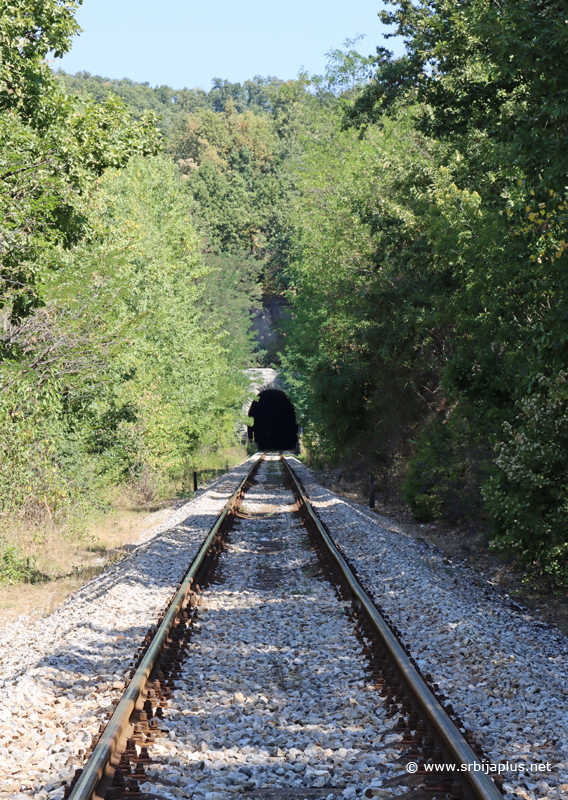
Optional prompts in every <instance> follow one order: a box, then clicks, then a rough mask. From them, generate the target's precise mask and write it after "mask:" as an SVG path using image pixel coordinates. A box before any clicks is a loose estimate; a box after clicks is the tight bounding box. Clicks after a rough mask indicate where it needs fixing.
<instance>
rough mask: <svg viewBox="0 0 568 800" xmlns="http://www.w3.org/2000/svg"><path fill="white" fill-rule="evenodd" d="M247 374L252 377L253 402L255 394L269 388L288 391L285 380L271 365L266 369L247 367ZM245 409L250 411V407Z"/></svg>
mask: <svg viewBox="0 0 568 800" xmlns="http://www.w3.org/2000/svg"><path fill="white" fill-rule="evenodd" d="M247 375H249V377H250V389H251V402H252V400H253V398H254V395H258V394H260V393H261V392H265V391H267V390H268V389H279V390H280V391H281V392H285V391H286V387H285V386H284V381H283V380H282V378H280V376H279V374H278V372H277V371H276V370H275V369H272V368H270V367H267V368H265V369H261V368H259V369H247ZM249 405H250V402H249ZM245 410H246V411H248V408H246V409H245Z"/></svg>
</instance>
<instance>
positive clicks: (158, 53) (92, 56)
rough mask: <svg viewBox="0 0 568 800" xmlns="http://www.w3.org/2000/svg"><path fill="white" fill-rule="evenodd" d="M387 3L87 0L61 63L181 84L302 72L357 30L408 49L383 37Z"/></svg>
mask: <svg viewBox="0 0 568 800" xmlns="http://www.w3.org/2000/svg"><path fill="white" fill-rule="evenodd" d="M381 7H382V3H381V0H351V2H350V1H349V0H344V2H337V0H327V2H323V0H284V2H282V1H281V2H278V3H277V2H273V0H264V2H262V1H261V0H239V2H236V1H235V0H233V2H226V0H222V1H221V2H209V3H205V2H203V1H202V0H201V1H200V2H196V0H161V2H156V0H83V6H82V7H81V8H80V9H79V11H78V12H77V20H78V22H79V24H80V25H81V27H82V28H83V33H82V34H81V35H80V36H79V37H77V38H76V39H75V41H74V45H73V49H72V50H71V52H70V53H68V54H67V55H66V56H64V57H63V58H62V59H57V60H56V61H54V62H53V66H54V67H55V68H57V67H61V68H62V69H64V70H66V71H67V72H71V73H75V72H78V71H80V70H87V71H88V72H91V73H92V74H93V75H103V76H105V77H109V78H131V79H132V80H135V81H148V82H149V83H150V85H152V86H155V85H160V84H167V85H169V86H173V87H174V88H177V89H179V88H183V87H184V86H187V87H188V88H193V87H196V86H200V87H202V88H203V89H209V88H210V86H211V81H212V79H213V78H216V77H217V78H227V79H228V80H230V81H244V80H246V79H247V78H252V77H254V76H255V75H274V76H276V77H278V78H283V79H288V78H295V77H296V75H297V74H298V71H299V70H300V69H301V68H302V67H303V68H304V69H306V70H307V71H308V72H310V73H316V74H317V73H321V72H323V71H324V68H325V53H326V52H327V51H328V50H330V49H331V48H335V47H341V45H342V43H343V41H344V39H346V38H348V37H349V38H353V37H354V36H355V34H357V33H361V34H366V38H365V39H364V41H363V42H362V43H361V44H360V45H359V52H361V53H362V54H363V55H370V54H372V53H374V52H375V47H376V46H377V45H381V44H382V45H386V46H387V47H389V49H391V50H395V52H398V53H400V52H401V51H402V46H401V44H400V43H398V42H397V43H393V40H388V41H384V40H383V37H382V34H383V33H384V32H385V30H386V29H385V28H384V27H383V26H382V24H381V22H380V21H379V19H378V17H377V12H378V11H379V10H380V8H381Z"/></svg>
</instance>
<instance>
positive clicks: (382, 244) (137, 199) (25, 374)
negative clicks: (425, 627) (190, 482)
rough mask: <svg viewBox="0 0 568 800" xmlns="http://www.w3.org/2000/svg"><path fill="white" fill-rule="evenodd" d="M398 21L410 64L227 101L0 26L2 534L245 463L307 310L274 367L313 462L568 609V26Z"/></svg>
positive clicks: (26, 7) (36, 31) (44, 19)
mask: <svg viewBox="0 0 568 800" xmlns="http://www.w3.org/2000/svg"><path fill="white" fill-rule="evenodd" d="M388 3H389V5H390V6H391V7H392V8H391V9H389V10H386V11H383V12H381V14H380V15H381V16H382V18H383V21H384V22H386V23H389V24H390V25H391V26H393V35H400V36H402V37H403V38H404V40H405V43H406V52H405V54H404V55H403V56H402V57H399V58H395V57H394V56H393V55H392V54H391V53H390V52H389V51H388V50H386V49H385V48H378V51H377V55H376V57H365V56H362V55H360V54H359V53H358V48H359V45H360V37H358V38H357V39H355V40H346V48H345V50H343V51H341V50H333V51H330V53H328V69H327V71H326V73H325V74H324V75H321V76H309V75H301V76H300V77H299V78H298V80H295V81H280V80H278V79H276V78H260V77H256V78H254V79H253V80H250V81H246V82H245V83H244V84H239V83H230V82H228V81H223V80H220V79H215V81H214V82H213V87H212V88H211V90H210V91H204V90H202V89H182V90H174V89H172V88H171V87H167V86H161V87H156V88H152V87H150V86H149V85H148V84H137V83H135V82H133V81H129V80H127V79H122V80H109V79H104V78H100V77H98V76H92V75H90V74H89V73H78V74H77V75H75V76H70V75H66V74H65V73H63V72H59V73H57V74H56V75H53V74H52V73H51V72H50V71H49V70H48V69H47V66H46V64H45V60H44V59H45V55H46V54H47V53H48V52H49V51H55V52H56V53H63V52H65V51H66V50H67V49H68V47H69V43H70V36H71V35H72V33H73V32H74V31H75V29H76V25H75V22H74V18H73V11H74V9H75V7H76V5H77V3H72V2H71V3H70V2H62V0H50V2H44V3H35V2H32V0H14V2H12V3H8V4H7V6H5V7H6V10H5V11H3V12H2V15H3V16H1V17H0V33H1V38H0V51H1V52H0V54H1V57H2V61H1V69H0V103H1V113H0V168H1V175H0V181H1V182H2V189H3V191H2V195H1V201H0V202H1V206H0V215H1V226H2V273H1V276H0V277H1V281H2V284H1V287H0V299H1V302H2V316H3V331H4V333H3V337H2V340H1V342H0V346H1V357H2V359H3V361H2V385H1V387H0V388H1V391H0V407H1V412H2V414H1V420H0V448H2V458H1V459H0V464H2V465H8V464H9V465H10V467H8V466H0V481H1V485H2V488H3V489H4V487H7V488H6V491H3V495H2V496H3V502H4V505H5V509H7V510H11V511H12V512H13V511H16V510H18V511H20V512H21V513H25V514H28V516H29V515H30V514H32V515H33V514H36V515H37V514H39V515H41V514H42V513H44V512H43V509H45V510H46V511H45V513H46V514H48V515H50V516H53V515H56V514H57V513H59V509H68V508H69V507H70V506H71V505H72V504H73V502H75V503H76V502H77V500H78V498H85V497H92V496H94V493H95V490H96V487H101V486H107V485H109V484H112V483H116V482H120V481H131V482H135V483H136V482H137V483H138V485H139V486H141V487H144V486H151V485H152V482H153V481H155V480H157V479H159V476H164V475H170V476H172V475H179V474H181V473H182V472H183V469H184V466H185V465H186V464H187V463H188V459H190V458H192V457H193V456H194V454H195V453H196V452H198V451H199V450H200V448H201V449H202V448H215V447H218V446H220V443H222V442H226V441H229V440H230V439H231V437H232V436H233V433H234V430H235V419H236V418H237V417H238V412H239V408H240V403H241V401H242V397H243V386H242V377H241V376H242V369H243V368H244V367H246V366H248V365H250V364H251V363H253V361H252V360H251V359H256V360H257V362H256V363H261V362H259V359H261V358H262V357H263V355H262V354H261V353H256V354H255V353H254V346H255V345H254V341H253V338H252V336H251V333H250V322H251V316H252V314H253V313H254V310H255V308H257V307H259V306H260V305H261V303H262V294H263V293H264V295H274V294H278V293H280V294H284V293H285V294H286V296H287V298H288V302H289V304H290V306H291V309H292V314H291V315H290V318H289V320H288V321H287V322H286V323H285V325H284V328H285V329H284V330H283V332H282V341H283V342H285V343H286V347H285V348H282V351H281V352H280V353H278V354H276V356H275V354H274V353H270V354H268V355H266V354H265V355H264V363H268V361H269V360H270V359H271V358H274V357H276V358H277V360H278V363H279V364H280V365H281V366H282V368H283V370H284V371H285V373H286V376H287V380H288V384H289V386H290V390H291V393H292V395H293V398H294V401H295V404H296V410H297V413H298V416H299V421H300V423H301V424H302V425H303V428H304V443H305V444H306V446H307V447H308V448H309V449H310V450H311V452H312V453H313V454H316V455H318V456H320V457H321V458H322V459H323V460H325V461H327V462H334V461H335V462H339V461H340V460H342V459H343V460H345V459H351V460H353V459H354V458H356V457H359V456H358V455H357V454H361V456H362V458H363V459H365V458H366V459H369V458H370V459H372V460H373V461H374V464H375V467H376V470H377V472H378V473H379V474H380V476H381V481H382V488H383V490H384V492H385V494H388V491H389V487H390V485H391V482H392V479H393V476H394V475H395V474H401V473H403V474H404V475H405V481H404V487H403V491H404V496H405V497H406V499H407V501H408V502H409V504H410V506H411V508H412V509H413V511H414V513H415V515H416V516H417V518H419V519H422V520H429V519H432V518H436V517H445V518H448V519H454V520H455V519H459V518H463V517H467V516H475V517H477V518H484V519H485V520H487V521H488V522H490V523H491V524H492V526H493V528H494V531H495V543H496V544H497V545H502V546H504V547H507V548H511V549H512V550H513V551H515V552H516V553H517V554H518V555H519V556H520V557H521V558H522V559H524V561H525V563H526V564H527V565H528V566H529V567H530V568H531V569H534V570H535V571H537V572H539V573H540V574H544V575H547V576H548V577H549V578H550V580H551V581H554V582H558V583H562V582H566V581H567V580H568V561H567V559H568V544H567V538H566V522H567V517H568V489H567V486H568V463H567V460H566V436H567V433H566V419H567V415H568V411H567V404H566V374H565V367H566V355H567V347H568V333H567V330H568V329H567V326H566V320H567V316H568V311H567V309H568V296H567V288H566V287H567V284H566V277H565V275H566V265H567V259H568V255H567V252H566V251H567V250H568V243H567V239H568V235H567V227H568V224H567V220H568V196H567V194H566V192H567V191H568V189H567V183H568V181H567V177H568V174H567V173H568V142H567V137H566V124H567V119H566V114H567V111H566V109H567V103H566V99H567V97H566V93H567V87H568V75H567V74H566V72H567V64H568V60H567V59H566V52H567V49H568V29H567V26H566V16H567V7H566V2H565V0H503V2H500V3H494V2H491V0H471V2H468V3H463V2H461V0H435V1H434V0H415V2H411V0H388ZM359 49H360V48H359ZM162 147H163V150H164V153H165V155H164V156H161V155H158V153H159V150H160V148H162ZM401 465H402V466H401ZM14 476H16V478H15V479H14ZM10 478H12V481H11V482H10ZM61 513H63V511H61ZM6 552H7V551H6Z"/></svg>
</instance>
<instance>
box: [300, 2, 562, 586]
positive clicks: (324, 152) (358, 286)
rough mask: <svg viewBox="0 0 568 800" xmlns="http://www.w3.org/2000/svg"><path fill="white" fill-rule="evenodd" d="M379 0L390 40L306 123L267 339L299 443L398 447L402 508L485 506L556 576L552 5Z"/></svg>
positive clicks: (558, 209)
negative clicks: (290, 238)
mask: <svg viewBox="0 0 568 800" xmlns="http://www.w3.org/2000/svg"><path fill="white" fill-rule="evenodd" d="M391 5H393V6H395V10H393V11H392V12H383V13H382V17H383V20H384V21H385V22H388V23H391V24H393V25H394V26H395V30H394V33H396V34H399V35H402V36H403V37H404V39H405V42H406V47H407V50H406V54H405V55H404V56H403V57H401V58H394V57H393V56H392V54H391V53H389V52H388V51H386V50H385V49H382V48H381V49H379V51H378V55H377V58H376V61H375V74H374V76H373V78H372V80H371V81H369V82H368V83H366V84H365V85H362V86H361V87H360V90H359V92H358V94H357V95H356V96H355V98H354V99H353V100H352V102H350V103H347V104H345V103H343V105H340V107H339V113H334V111H333V108H332V109H331V112H332V113H329V112H326V113H323V112H322V113H320V114H319V115H318V116H317V117H316V118H314V122H313V126H312V135H311V136H308V137H307V138H306V145H305V146H306V157H305V160H304V162H303V170H302V173H301V178H300V183H301V197H300V199H299V200H298V202H297V204H296V212H295V216H296V225H297V230H298V234H299V236H300V239H301V242H302V248H303V249H302V254H301V257H300V258H299V259H298V260H297V262H296V263H295V266H294V270H295V277H294V281H293V283H294V289H293V292H292V296H293V303H294V310H295V318H296V320H297V324H296V327H295V329H294V337H293V339H292V341H291V345H290V347H289V349H288V355H287V359H288V367H289V370H290V372H291V374H292V375H293V376H294V383H295V386H296V392H297V397H298V400H299V402H300V404H301V406H302V407H303V408H305V409H306V416H307V419H308V420H309V423H308V426H307V427H308V436H309V439H310V442H311V446H312V447H314V448H316V449H319V451H320V452H321V453H322V454H323V456H325V457H326V458H332V459H333V458H339V457H344V456H345V455H346V454H347V455H349V454H350V455H351V456H353V454H354V453H356V452H358V451H359V450H360V449H361V447H363V448H365V449H366V452H367V453H369V452H370V453H371V454H374V458H375V460H376V463H377V468H378V469H379V470H381V471H382V472H383V473H384V474H388V471H389V469H392V467H393V465H394V464H396V462H397V459H398V460H400V459H403V460H404V461H407V462H408V466H409V472H408V477H407V481H406V488H405V493H406V497H407V499H408V501H409V502H410V504H411V506H412V507H413V509H414V511H415V513H416V515H417V516H418V517H419V518H421V519H431V518H432V517H436V516H446V517H454V518H455V517H459V516H463V515H468V514H469V515H479V514H480V513H486V514H488V515H489V519H490V520H491V521H492V523H493V525H494V527H495V532H496V539H495V542H496V543H497V544H499V543H500V544H503V545H505V546H507V547H512V548H513V549H514V550H516V551H517V552H518V554H519V555H520V556H522V558H523V559H524V560H525V561H526V562H527V563H528V564H529V565H532V566H533V567H534V568H535V569H536V570H538V571H540V572H544V573H545V574H548V575H549V576H550V577H551V579H554V580H567V579H568V562H567V556H568V544H567V543H566V542H567V539H566V522H567V509H568V493H567V490H566V486H567V485H568V481H567V477H568V475H567V471H566V463H565V461H564V458H563V456H562V452H563V444H562V442H563V438H562V437H563V435H564V434H563V425H564V422H563V420H564V418H565V415H566V410H565V399H564V394H565V391H564V377H563V375H564V373H563V368H564V367H565V363H566V352H567V351H566V347H567V333H566V330H567V329H566V318H567V309H568V296H567V284H566V263H567V258H568V256H567V254H566V250H567V249H568V245H567V242H566V239H567V238H568V237H567V220H568V213H567V211H568V202H567V196H566V194H565V192H566V183H567V180H566V178H567V170H568V161H567V158H568V142H567V139H566V119H565V115H566V102H565V99H566V98H565V95H566V86H568V80H567V79H568V75H566V64H568V61H567V60H566V51H567V45H568V38H567V37H568V33H567V28H566V22H565V18H566V3H565V2H558V1H557V0H542V1H541V0H526V1H525V2H520V3H519V2H508V1H507V0H506V1H505V2H503V3H499V4H496V3H492V2H489V0H474V2H471V3H462V2H459V0H441V2H430V1H429V0H420V2H416V3H412V2H410V1H409V0H403V1H402V2H394V0H393V2H392V3H391ZM336 110H337V107H336ZM298 376H301V377H298ZM409 459H410V460H409Z"/></svg>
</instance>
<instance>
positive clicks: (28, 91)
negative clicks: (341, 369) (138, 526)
mask: <svg viewBox="0 0 568 800" xmlns="http://www.w3.org/2000/svg"><path fill="white" fill-rule="evenodd" d="M76 6H77V3H72V2H63V0H50V2H41V3H39V2H30V0H18V2H13V3H8V4H3V8H2V12H1V15H0V55H1V62H0V63H1V70H0V103H1V110H0V186H1V189H2V191H1V193H0V245H1V252H2V264H1V270H0V316H1V318H2V328H1V334H0V359H1V365H0V497H1V500H0V505H1V508H0V513H1V514H2V518H3V521H4V528H5V529H6V530H8V528H9V527H12V528H13V526H14V524H16V525H17V521H18V520H23V521H25V523H26V525H30V523H31V525H32V527H33V526H34V525H42V524H45V522H46V521H47V522H51V523H56V524H57V525H59V526H65V525H67V526H68V527H69V526H71V528H70V529H74V528H73V526H74V525H75V524H76V522H77V520H78V519H79V517H80V513H79V512H81V510H82V509H85V508H88V507H90V506H92V505H93V504H96V503H98V502H100V501H101V499H102V498H104V497H105V496H107V495H108V489H109V487H113V486H116V485H117V484H121V483H122V484H124V483H127V484H129V485H131V486H132V487H133V488H135V489H136V490H137V492H138V495H139V497H140V498H141V499H142V500H145V501H147V500H148V499H151V498H152V497H153V496H154V495H155V493H156V491H157V490H158V488H159V485H160V484H161V483H162V482H164V481H169V480H171V479H179V478H181V477H182V476H183V475H184V472H185V471H186V470H187V469H188V467H189V465H190V462H193V463H195V461H196V459H198V458H199V455H200V453H203V452H205V451H210V450H217V449H219V448H223V447H224V446H225V445H228V444H229V445H230V444H231V443H232V442H234V440H235V431H236V424H237V422H238V420H239V418H240V415H241V406H242V402H243V397H244V394H245V390H246V386H245V380H244V378H243V375H242V371H241V369H242V368H243V367H246V366H248V365H249V363H250V358H251V356H250V351H251V337H250V334H249V328H250V312H251V304H252V303H253V302H254V295H255V285H256V280H257V275H258V270H256V271H255V270H254V269H251V268H250V266H249V264H248V262H247V263H246V267H247V269H248V273H247V274H248V277H247V280H246V281H245V282H244V284H243V287H242V288H241V290H240V291H239V292H237V294H236V300H235V302H234V313H233V314H232V317H231V323H230V325H228V324H227V325H225V324H224V309H223V308H222V307H221V305H220V303H221V302H222V300H223V298H226V297H227V295H228V293H229V289H228V287H227V286H226V281H227V279H228V276H223V278H221V277H220V276H219V274H218V273H219V265H218V264H213V263H209V262H207V263H206V261H205V260H204V258H203V253H202V250H203V246H202V243H203V238H204V236H205V232H204V230H202V228H201V227H200V223H199V214H198V209H197V206H196V202H195V199H194V197H193V194H192V192H191V191H190V190H189V186H188V183H187V181H184V179H183V177H182V175H181V174H180V171H179V169H178V168H177V167H176V165H175V164H174V162H173V161H172V159H171V158H167V157H165V156H163V155H160V150H161V149H162V135H161V134H160V132H159V131H158V129H157V127H156V122H157V118H156V116H155V115H154V114H153V112H152V111H151V110H144V109H142V110H139V113H136V114H134V113H133V112H132V110H131V109H130V108H129V107H128V106H127V105H126V104H125V103H124V102H123V101H122V100H121V99H120V98H119V97H117V96H116V95H115V94H109V95H107V96H106V97H104V98H99V99H97V98H94V97H92V96H91V95H89V94H87V93H82V94H77V93H73V94H68V93H66V91H65V90H64V87H63V86H62V83H61V80H60V79H57V78H56V77H55V76H54V75H53V74H52V72H51V70H50V68H49V66H48V64H47V63H46V61H45V56H46V54H47V53H48V52H50V51H52V52H55V54H56V55H57V54H61V53H63V52H65V51H66V50H67V49H68V48H69V46H70V37H71V35H72V34H73V33H74V32H75V31H76V29H77V26H76V23H75V21H74V17H73V12H74V10H75V8H76ZM245 261H246V259H245ZM243 272H246V270H243ZM247 293H248V294H251V295H253V298H252V299H250V301H246V302H245V300H244V297H245V294H246V295H247V297H248V294H247ZM239 368H240V369H239ZM0 544H1V542H0ZM18 559H19V556H18V551H17V546H16V545H15V544H14V543H13V542H10V541H9V540H7V539H6V540H4V544H3V545H2V546H1V547H0V574H4V575H5V576H7V577H8V578H13V577H14V576H15V577H17V575H16V573H17V565H18V564H19V565H20V567H21V570H20V571H21V574H22V575H23V576H25V575H27V574H28V572H29V569H28V568H27V567H26V563H27V562H26V561H25V560H23V561H22V560H21V559H20V560H18ZM2 565H3V566H2ZM18 568H19V567H18ZM27 569H28V571H27V572H26V570H27ZM22 570H23V571H22Z"/></svg>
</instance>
